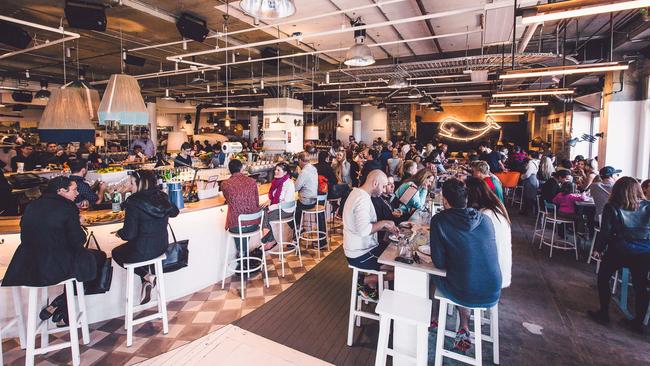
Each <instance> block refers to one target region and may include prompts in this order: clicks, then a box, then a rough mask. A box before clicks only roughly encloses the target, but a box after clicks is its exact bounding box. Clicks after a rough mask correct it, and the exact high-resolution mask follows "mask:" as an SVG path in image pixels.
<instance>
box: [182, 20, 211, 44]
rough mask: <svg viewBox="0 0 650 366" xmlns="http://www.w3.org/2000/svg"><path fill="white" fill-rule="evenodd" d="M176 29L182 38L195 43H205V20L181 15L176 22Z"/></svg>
mask: <svg viewBox="0 0 650 366" xmlns="http://www.w3.org/2000/svg"><path fill="white" fill-rule="evenodd" d="M176 28H177V29H178V32H179V33H180V34H181V36H182V37H183V38H188V39H191V40H194V41H197V42H203V41H205V37H207V36H208V32H209V29H208V27H207V23H206V21H205V20H203V19H201V18H199V17H196V16H194V15H192V14H188V13H183V14H181V16H180V18H178V20H177V21H176Z"/></svg>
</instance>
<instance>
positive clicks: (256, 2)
mask: <svg viewBox="0 0 650 366" xmlns="http://www.w3.org/2000/svg"><path fill="white" fill-rule="evenodd" d="M239 7H240V8H241V9H242V10H243V11H244V12H245V13H246V14H248V15H250V16H251V17H253V18H255V19H280V18H286V17H290V16H292V15H293V14H294V13H295V12H296V6H295V5H294V3H293V1H292V0H241V1H240V2H239Z"/></svg>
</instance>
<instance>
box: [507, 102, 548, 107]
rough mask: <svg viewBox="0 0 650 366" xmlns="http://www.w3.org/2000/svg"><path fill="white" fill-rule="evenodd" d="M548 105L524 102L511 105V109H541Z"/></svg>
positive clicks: (545, 103) (546, 103)
mask: <svg viewBox="0 0 650 366" xmlns="http://www.w3.org/2000/svg"><path fill="white" fill-rule="evenodd" d="M546 105H548V102H525V103H512V104H510V106H511V107H543V106H546Z"/></svg>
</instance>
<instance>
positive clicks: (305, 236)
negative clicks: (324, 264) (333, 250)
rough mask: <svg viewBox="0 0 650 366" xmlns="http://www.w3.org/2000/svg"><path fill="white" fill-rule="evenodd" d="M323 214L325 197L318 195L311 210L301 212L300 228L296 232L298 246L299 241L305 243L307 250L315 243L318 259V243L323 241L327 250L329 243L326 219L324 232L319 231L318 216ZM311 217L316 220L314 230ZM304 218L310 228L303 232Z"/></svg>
mask: <svg viewBox="0 0 650 366" xmlns="http://www.w3.org/2000/svg"><path fill="white" fill-rule="evenodd" d="M325 212H327V195H326V194H322V195H318V196H317V197H316V205H315V206H314V207H313V208H308V209H305V210H302V217H301V218H300V223H298V225H299V226H300V230H299V231H298V235H299V236H298V243H299V244H300V240H303V241H305V242H306V244H305V247H307V248H309V244H310V243H313V242H315V243H316V251H317V252H318V259H320V241H321V240H323V239H324V240H325V243H326V245H327V250H329V249H330V241H329V239H328V238H327V219H326V220H325V231H324V232H323V231H320V226H319V223H320V219H319V216H320V214H323V216H325ZM312 217H315V218H316V221H315V223H316V229H315V230H314V229H313V227H312V225H313V224H314V221H313V220H311V218H312ZM305 218H307V219H309V224H310V228H309V230H304V228H303V226H302V225H303V223H304V222H305Z"/></svg>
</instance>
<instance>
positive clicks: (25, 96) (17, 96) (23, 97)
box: [11, 91, 33, 103]
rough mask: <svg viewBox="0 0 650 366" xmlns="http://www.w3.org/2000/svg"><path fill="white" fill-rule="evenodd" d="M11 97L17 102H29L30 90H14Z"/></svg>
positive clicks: (31, 97)
mask: <svg viewBox="0 0 650 366" xmlns="http://www.w3.org/2000/svg"><path fill="white" fill-rule="evenodd" d="M11 97H12V98H13V100H15V101H16V102H18V103H31V102H32V99H33V96H32V92H28V91H15V92H13V93H11Z"/></svg>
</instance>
